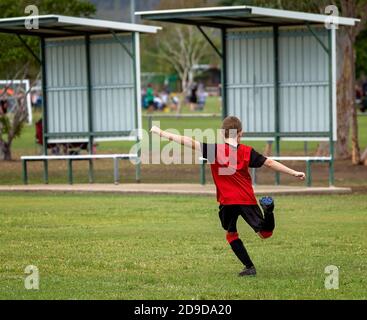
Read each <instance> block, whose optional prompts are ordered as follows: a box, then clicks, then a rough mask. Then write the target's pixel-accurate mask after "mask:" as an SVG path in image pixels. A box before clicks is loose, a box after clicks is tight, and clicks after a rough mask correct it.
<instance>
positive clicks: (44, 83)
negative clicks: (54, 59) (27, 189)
mask: <svg viewBox="0 0 367 320" xmlns="http://www.w3.org/2000/svg"><path fill="white" fill-rule="evenodd" d="M45 47H46V41H45V38H41V62H42V66H41V68H42V104H43V105H42V128H43V141H42V142H43V155H45V156H47V152H48V150H47V145H48V137H47V135H46V134H47V132H48V123H47V112H48V110H47V107H48V105H47V90H46V88H47V71H46V49H45ZM43 178H44V182H45V184H48V161H47V160H44V161H43Z"/></svg>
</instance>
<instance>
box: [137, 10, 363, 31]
mask: <svg viewBox="0 0 367 320" xmlns="http://www.w3.org/2000/svg"><path fill="white" fill-rule="evenodd" d="M135 14H136V15H140V16H141V17H142V18H143V19H147V20H154V21H162V22H175V23H181V24H190V25H200V26H206V27H214V28H243V27H245V28H246V27H259V26H273V25H278V26H293V25H294V26H297V25H305V24H324V23H325V22H328V21H329V22H330V19H331V16H329V15H322V14H314V13H306V12H299V11H289V10H279V9H269V8H260V7H253V6H230V7H212V8H193V9H178V10H162V11H144V12H143V11H142V12H136V13H135ZM337 19H338V20H337V23H338V24H339V25H343V26H354V25H356V23H357V22H359V21H360V20H358V19H353V18H345V17H338V18H337Z"/></svg>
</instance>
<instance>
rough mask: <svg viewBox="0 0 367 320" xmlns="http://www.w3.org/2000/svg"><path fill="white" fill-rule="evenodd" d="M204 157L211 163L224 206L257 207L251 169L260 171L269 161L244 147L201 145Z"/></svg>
mask: <svg viewBox="0 0 367 320" xmlns="http://www.w3.org/2000/svg"><path fill="white" fill-rule="evenodd" d="M201 150H202V154H203V158H205V159H207V160H208V162H209V163H210V167H211V171H212V175H213V180H214V183H215V186H216V188H217V200H218V202H219V203H220V204H221V205H236V204H237V205H256V204H257V201H256V198H255V194H254V190H253V188H252V179H251V175H250V173H249V170H248V169H249V168H260V167H262V166H263V164H264V162H265V161H266V158H265V157H264V156H263V155H261V154H259V153H257V152H256V151H255V150H254V149H253V148H252V147H249V146H245V145H243V144H239V145H237V147H234V146H231V145H229V144H206V143H203V144H202V145H201Z"/></svg>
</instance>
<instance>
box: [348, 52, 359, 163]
mask: <svg viewBox="0 0 367 320" xmlns="http://www.w3.org/2000/svg"><path fill="white" fill-rule="evenodd" d="M350 60H351V64H352V79H351V81H352V86H353V93H354V95H353V106H352V109H351V110H352V115H351V118H352V119H351V125H352V163H353V164H354V165H358V164H361V149H360V147H359V139H358V115H357V107H356V104H355V83H356V80H355V74H356V73H355V65H356V55H355V52H354V50H351V56H350Z"/></svg>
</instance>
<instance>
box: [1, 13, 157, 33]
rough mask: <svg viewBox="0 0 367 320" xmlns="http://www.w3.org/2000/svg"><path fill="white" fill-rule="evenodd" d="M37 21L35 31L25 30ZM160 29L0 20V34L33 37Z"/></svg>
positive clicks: (47, 18)
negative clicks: (29, 24) (28, 24)
mask: <svg viewBox="0 0 367 320" xmlns="http://www.w3.org/2000/svg"><path fill="white" fill-rule="evenodd" d="M35 19H38V28H37V29H27V28H26V26H25V24H26V22H27V21H30V22H34V20H35ZM160 29H161V28H160V27H154V26H146V25H140V24H131V23H123V22H115V21H107V20H98V19H89V18H78V17H69V16H62V15H41V16H27V17H16V18H6V19H0V33H12V34H18V35H33V36H41V37H70V36H78V35H86V34H89V35H99V34H110V33H111V31H115V32H118V33H122V32H141V33H156V32H157V31H158V30H160Z"/></svg>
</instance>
